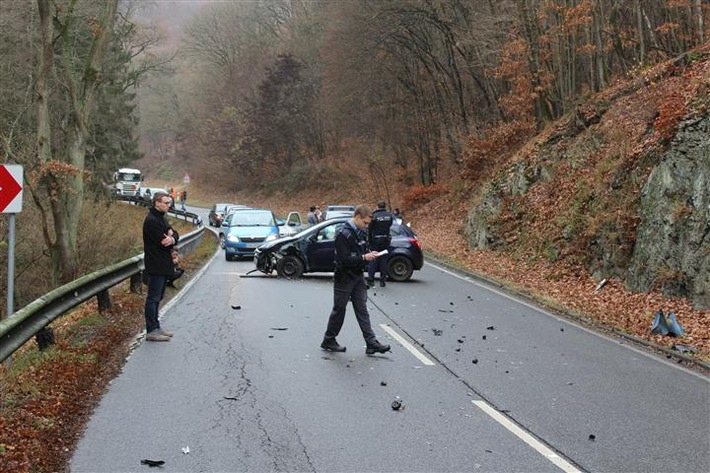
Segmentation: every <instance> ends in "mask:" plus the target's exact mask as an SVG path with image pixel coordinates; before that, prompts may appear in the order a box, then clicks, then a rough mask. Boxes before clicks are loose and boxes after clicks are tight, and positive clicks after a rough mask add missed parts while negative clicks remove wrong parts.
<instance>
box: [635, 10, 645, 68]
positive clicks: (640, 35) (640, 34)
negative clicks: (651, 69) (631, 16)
mask: <svg viewBox="0 0 710 473" xmlns="http://www.w3.org/2000/svg"><path fill="white" fill-rule="evenodd" d="M634 13H635V16H636V30H637V31H638V33H637V34H638V39H639V61H641V63H643V62H644V61H645V60H646V40H645V39H644V38H645V37H644V34H643V14H642V13H641V0H634Z"/></svg>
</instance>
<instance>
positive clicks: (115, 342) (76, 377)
mask: <svg viewBox="0 0 710 473" xmlns="http://www.w3.org/2000/svg"><path fill="white" fill-rule="evenodd" d="M124 291H125V289H124ZM142 309H143V299H142V297H141V296H137V295H132V294H121V295H117V296H115V297H114V308H113V309H112V310H110V311H108V312H106V313H105V314H102V315H100V316H96V315H94V314H95V312H96V304H95V303H88V304H85V305H84V306H82V307H80V308H79V309H77V310H76V311H74V312H73V313H72V314H71V316H69V317H68V318H67V319H66V320H62V321H61V323H60V324H56V325H55V326H54V331H55V337H56V339H57V345H56V346H54V347H52V348H50V349H48V350H46V351H45V352H37V351H36V349H35V347H34V343H29V344H27V346H26V347H25V348H24V349H23V351H22V352H20V353H18V354H17V355H16V356H15V358H16V359H17V363H23V364H24V363H27V364H28V366H27V367H26V368H25V369H13V370H11V371H10V370H7V369H2V370H1V371H0V373H1V374H2V376H1V377H0V386H2V391H3V404H2V406H0V453H1V454H0V470H1V471H4V472H21V471H63V470H64V469H65V467H66V464H67V462H68V459H69V456H70V455H71V452H72V451H73V448H74V445H75V442H76V440H77V438H78V435H79V434H80V433H81V429H82V427H83V425H84V422H85V420H86V419H87V418H88V415H89V414H90V412H91V409H92V408H93V407H94V405H95V403H96V402H97V400H98V398H99V396H100V395H101V392H102V390H103V388H104V387H105V386H106V384H107V383H108V381H110V380H111V379H113V378H114V377H115V376H116V375H117V374H118V372H119V370H120V367H121V365H122V364H123V362H122V360H123V359H124V357H125V356H126V354H127V352H128V340H130V339H131V338H132V337H133V336H134V335H135V334H136V333H137V332H138V331H140V328H141V326H142V325H143V317H142Z"/></svg>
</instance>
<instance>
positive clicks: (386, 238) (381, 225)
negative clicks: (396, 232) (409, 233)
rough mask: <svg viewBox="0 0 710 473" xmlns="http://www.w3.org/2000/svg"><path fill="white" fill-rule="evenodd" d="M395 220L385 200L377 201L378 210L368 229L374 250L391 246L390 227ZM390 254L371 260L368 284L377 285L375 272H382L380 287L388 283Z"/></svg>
mask: <svg viewBox="0 0 710 473" xmlns="http://www.w3.org/2000/svg"><path fill="white" fill-rule="evenodd" d="M392 222H394V215H392V213H390V212H389V211H388V210H387V204H386V203H385V202H384V201H382V200H381V201H379V202H378V203H377V210H375V211H374V212H373V213H372V221H371V222H370V226H369V228H368V231H367V237H368V241H369V242H370V249H372V250H373V251H382V250H386V249H388V248H389V247H390V242H391V241H392V237H391V236H390V228H391V227H392ZM388 263H389V255H388V254H384V255H381V256H380V257H379V258H375V259H374V260H372V261H370V265H369V266H368V268H367V285H368V286H370V287H372V286H374V285H375V273H376V272H378V271H379V272H380V287H385V286H386V285H387V282H386V281H387V271H388V270H389V264H388Z"/></svg>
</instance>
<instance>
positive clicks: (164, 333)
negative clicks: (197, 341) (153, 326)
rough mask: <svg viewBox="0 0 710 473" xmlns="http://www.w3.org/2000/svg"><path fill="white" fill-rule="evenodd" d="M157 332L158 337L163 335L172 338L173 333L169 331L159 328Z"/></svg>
mask: <svg viewBox="0 0 710 473" xmlns="http://www.w3.org/2000/svg"><path fill="white" fill-rule="evenodd" d="M157 332H158V333H159V334H160V335H165V336H166V337H170V338H173V332H171V331H170V330H165V329H164V328H159V329H158V330H157Z"/></svg>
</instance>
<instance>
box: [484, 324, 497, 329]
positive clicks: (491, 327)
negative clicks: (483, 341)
mask: <svg viewBox="0 0 710 473" xmlns="http://www.w3.org/2000/svg"><path fill="white" fill-rule="evenodd" d="M495 329H496V328H495V325H491V326H489V327H486V330H495Z"/></svg>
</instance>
